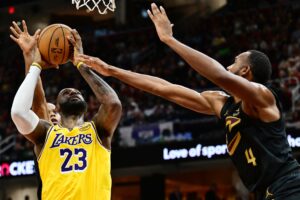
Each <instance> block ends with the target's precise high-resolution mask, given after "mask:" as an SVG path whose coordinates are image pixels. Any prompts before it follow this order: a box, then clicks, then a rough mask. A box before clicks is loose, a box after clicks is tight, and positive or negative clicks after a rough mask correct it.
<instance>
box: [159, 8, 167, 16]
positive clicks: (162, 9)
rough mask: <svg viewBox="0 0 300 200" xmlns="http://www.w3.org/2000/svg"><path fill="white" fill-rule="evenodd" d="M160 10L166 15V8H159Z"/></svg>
mask: <svg viewBox="0 0 300 200" xmlns="http://www.w3.org/2000/svg"><path fill="white" fill-rule="evenodd" d="M159 10H160V12H161V14H163V15H166V11H165V9H164V7H162V6H159Z"/></svg>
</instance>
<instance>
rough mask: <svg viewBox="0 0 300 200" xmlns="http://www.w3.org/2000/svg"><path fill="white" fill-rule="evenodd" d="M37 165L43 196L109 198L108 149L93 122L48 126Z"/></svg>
mask: <svg viewBox="0 0 300 200" xmlns="http://www.w3.org/2000/svg"><path fill="white" fill-rule="evenodd" d="M38 165H39V171H40V176H41V180H42V199H43V200H87V199H88V200H110V196H111V176H110V151H109V150H107V149H105V148H104V147H103V146H102V145H101V140H100V139H99V137H98V134H97V131H96V128H95V125H94V124H93V122H85V123H84V124H83V125H82V126H78V127H74V128H73V129H72V130H71V131H70V130H68V129H67V128H63V127H61V126H59V125H55V126H52V127H50V129H49V130H48V133H47V137H46V141H45V144H44V147H43V149H42V151H41V153H40V156H39V158H38Z"/></svg>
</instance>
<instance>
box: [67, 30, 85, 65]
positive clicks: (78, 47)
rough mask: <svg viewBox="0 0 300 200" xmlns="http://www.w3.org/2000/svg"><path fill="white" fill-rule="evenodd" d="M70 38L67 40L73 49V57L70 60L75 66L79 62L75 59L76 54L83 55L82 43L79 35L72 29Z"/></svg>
mask: <svg viewBox="0 0 300 200" xmlns="http://www.w3.org/2000/svg"><path fill="white" fill-rule="evenodd" d="M71 33H72V36H70V37H68V40H69V41H70V42H71V44H72V45H73V47H74V53H73V54H74V55H73V57H72V58H71V60H72V62H73V65H75V66H77V65H78V63H79V62H80V61H78V60H77V59H76V58H77V56H78V54H83V47H82V41H81V37H80V35H79V33H78V32H77V30H76V29H72V32H71Z"/></svg>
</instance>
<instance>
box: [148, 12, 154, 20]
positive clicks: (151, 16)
mask: <svg viewBox="0 0 300 200" xmlns="http://www.w3.org/2000/svg"><path fill="white" fill-rule="evenodd" d="M147 13H148V16H149V17H150V19H151V20H152V21H153V18H154V16H153V14H152V13H151V11H150V10H147Z"/></svg>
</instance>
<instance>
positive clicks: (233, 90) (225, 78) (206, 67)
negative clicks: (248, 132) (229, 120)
mask: <svg viewBox="0 0 300 200" xmlns="http://www.w3.org/2000/svg"><path fill="white" fill-rule="evenodd" d="M148 15H149V17H150V18H151V20H152V21H153V23H154V25H155V28H156V31H157V34H158V36H159V38H160V40H161V41H162V42H164V43H165V44H167V45H168V46H169V47H170V48H172V49H173V50H174V51H175V52H176V53H178V54H179V55H180V56H181V57H182V58H183V59H184V60H185V61H186V62H187V63H189V64H190V65H191V66H192V68H194V69H195V70H196V71H197V72H198V73H199V74H201V75H202V76H204V77H206V78H207V79H209V80H210V81H212V82H213V83H215V84H216V85H218V86H219V87H221V88H223V89H225V90H226V91H228V92H229V93H230V94H232V95H234V96H236V97H238V98H240V99H242V100H243V101H245V102H248V103H251V104H254V105H256V106H258V107H266V106H268V105H270V104H274V102H275V99H274V97H273V95H272V93H271V92H270V91H269V90H268V89H267V88H266V87H264V86H263V85H261V84H256V83H253V82H250V81H249V80H247V79H245V78H243V77H242V76H253V74H252V73H253V71H252V72H251V70H250V68H251V63H249V62H248V65H244V66H239V69H238V70H239V71H238V72H237V73H239V74H235V73H231V72H228V71H226V69H225V68H224V67H223V66H222V65H221V64H220V63H218V62H217V61H216V60H214V59H213V58H211V57H209V56H207V55H205V54H203V53H201V52H199V51H196V50H195V49H192V48H190V47H188V46H186V45H185V44H183V43H181V42H179V41H178V40H176V39H175V38H174V37H173V32H172V24H171V23H170V21H169V19H168V16H167V15H166V12H165V10H164V8H163V7H159V8H158V7H157V6H156V5H155V4H154V3H152V4H151V11H150V10H148ZM248 53H249V54H250V52H248Z"/></svg>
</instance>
